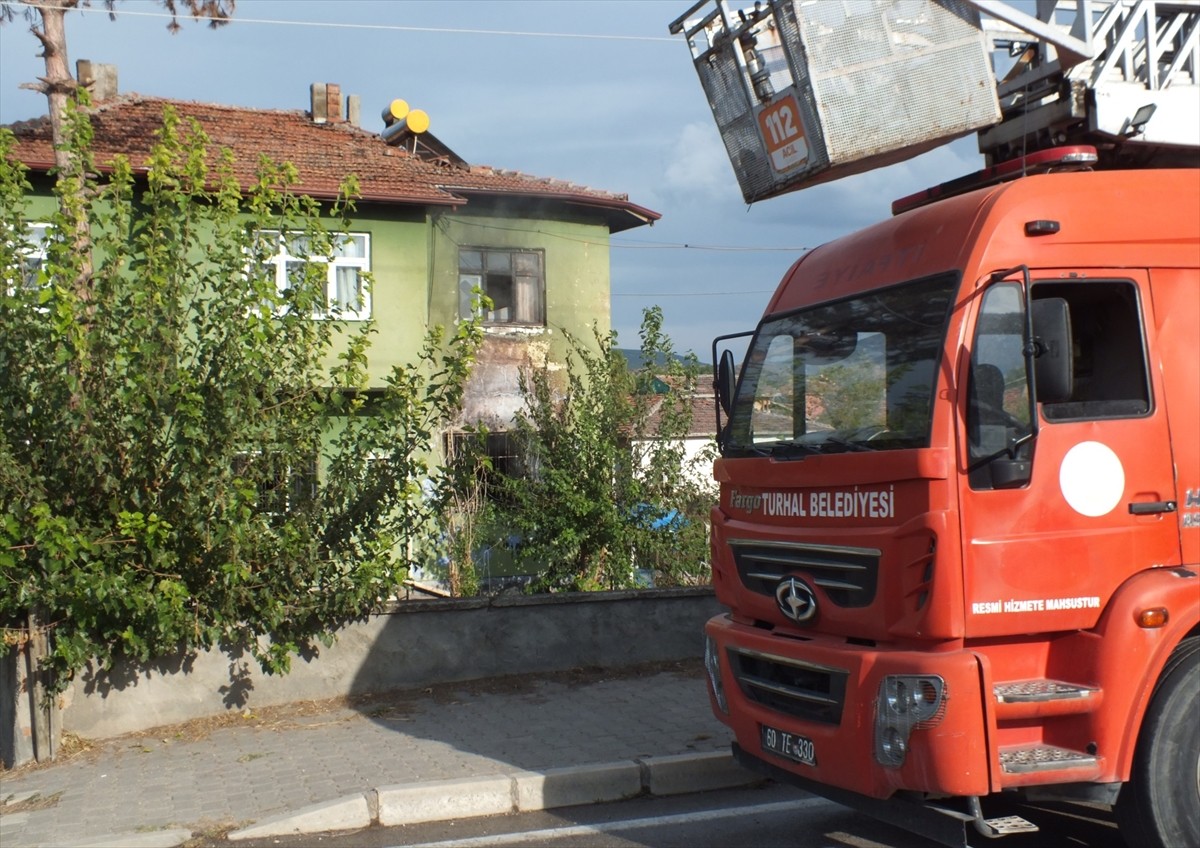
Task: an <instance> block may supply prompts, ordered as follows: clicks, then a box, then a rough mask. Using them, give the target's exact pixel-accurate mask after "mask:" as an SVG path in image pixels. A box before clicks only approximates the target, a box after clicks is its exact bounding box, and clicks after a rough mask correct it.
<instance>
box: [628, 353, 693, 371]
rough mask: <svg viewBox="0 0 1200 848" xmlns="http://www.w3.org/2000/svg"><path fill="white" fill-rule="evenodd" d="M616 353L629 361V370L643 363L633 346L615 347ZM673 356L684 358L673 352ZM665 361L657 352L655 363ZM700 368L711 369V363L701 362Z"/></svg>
mask: <svg viewBox="0 0 1200 848" xmlns="http://www.w3.org/2000/svg"><path fill="white" fill-rule="evenodd" d="M617 353H619V354H621V355H622V356H624V357H625V361H626V362H628V363H629V370H631V371H636V370H637V369H639V368H641V367H642V366H643V365H644V364H645V363H644V362H643V360H642V352H641V351H640V350H636V349H634V348H628V347H620V348H617ZM675 358H676V359H678V360H679V361H681V362H682V361H683V359H684V357H683V356H681V355H679V354H675ZM666 361H667V360H666V358H665V357H664V356H662V354H659V356H658V359H657V361H656V362H655V365H665V364H666ZM700 370H701V371H704V370H712V365H710V364H708V363H706V362H701V363H700Z"/></svg>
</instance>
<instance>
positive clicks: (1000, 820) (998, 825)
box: [983, 816, 1038, 836]
mask: <svg viewBox="0 0 1200 848" xmlns="http://www.w3.org/2000/svg"><path fill="white" fill-rule="evenodd" d="M983 824H984V826H986V827H987V828H989V829H990V830H991V831H992V833H991V834H990V835H993V836H1010V835H1011V834H1014V833H1037V830H1038V826H1037V825H1036V824H1034V823H1033V822H1031V821H1029V820H1028V819H1023V818H1021V817H1020V816H998V817H997V818H994V819H984V820H983Z"/></svg>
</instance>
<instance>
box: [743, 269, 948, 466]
mask: <svg viewBox="0 0 1200 848" xmlns="http://www.w3.org/2000/svg"><path fill="white" fill-rule="evenodd" d="M957 287H958V276H957V275H955V274H944V275H940V276H937V277H932V278H927V279H923V280H918V281H915V282H911V283H903V284H901V285H896V286H891V287H889V288H886V289H880V290H876V291H873V292H870V293H867V294H862V295H857V296H855V297H852V298H847V299H845V300H837V301H832V302H828V303H822V304H819V305H817V306H812V307H806V308H804V309H801V310H797V311H795V312H789V313H785V314H781V315H777V316H772V317H770V318H768V319H766V320H764V321H763V323H762V324H761V325H760V326H759V328H758V332H757V333H756V334H755V336H754V339H753V341H752V342H751V344H750V350H749V352H748V353H747V355H746V362H745V365H744V366H743V373H742V376H741V380H740V381H739V384H738V390H737V395H736V397H735V398H734V402H733V407H732V409H731V412H730V423H729V429H728V431H727V434H726V438H725V439H724V440H723V442H724V444H723V453H724V455H725V456H761V455H768V454H769V455H771V456H775V457H777V458H784V459H786V458H796V459H801V458H803V457H805V456H808V455H810V454H814V453H837V452H845V451H866V450H897V449H902V448H918V447H927V446H928V445H929V437H930V423H931V418H932V409H933V392H934V385H935V382H936V377H937V367H938V362H939V358H940V355H941V351H942V346H943V341H944V339H945V333H946V324H947V320H948V318H949V315H950V307H951V305H952V304H953V302H954V292H955V290H956V289H957Z"/></svg>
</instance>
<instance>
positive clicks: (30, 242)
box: [9, 223, 50, 294]
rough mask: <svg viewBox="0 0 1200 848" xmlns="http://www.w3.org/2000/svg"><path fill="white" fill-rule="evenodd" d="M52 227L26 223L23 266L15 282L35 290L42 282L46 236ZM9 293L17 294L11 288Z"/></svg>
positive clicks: (22, 253) (22, 249) (22, 254)
mask: <svg viewBox="0 0 1200 848" xmlns="http://www.w3.org/2000/svg"><path fill="white" fill-rule="evenodd" d="M49 229H50V225H49V224H43V223H32V224H27V225H26V231H25V242H26V243H25V244H24V245H23V246H22V248H21V251H20V253H21V256H22V259H21V267H20V268H19V269H18V272H17V274H16V275H15V277H14V282H16V283H18V284H19V285H20V286H21V287H22V288H24V289H26V290H29V291H33V290H35V289H37V288H38V287H39V286H40V285H41V284H42V266H44V265H45V264H46V238H47V236H48V233H49ZM9 294H16V292H15V291H14V290H13V289H12V288H11V284H10V289H9Z"/></svg>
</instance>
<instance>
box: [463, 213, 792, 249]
mask: <svg viewBox="0 0 1200 848" xmlns="http://www.w3.org/2000/svg"><path fill="white" fill-rule="evenodd" d="M454 226H456V227H476V228H478V229H481V230H501V231H503V232H507V233H530V234H531V235H539V236H545V237H546V238H556V239H562V240H563V241H572V242H576V243H578V244H586V245H589V246H591V247H611V248H618V247H619V248H622V249H624V250H712V251H727V252H732V253H777V252H786V253H807V252H808V251H809V250H812V248H810V247H787V246H783V247H757V246H754V245H747V246H736V245H722V244H692V243H691V242H670V241H646V242H640V241H621V240H619V239H611V238H610V239H609V240H608V241H598V240H596V239H589V238H582V237H580V236H569V235H565V234H563V233H551V232H547V231H546V230H543V229H537V228H532V229H531V228H529V227H506V226H503V225H502V224H483V223H480V222H478V221H459V220H456V221H454Z"/></svg>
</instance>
